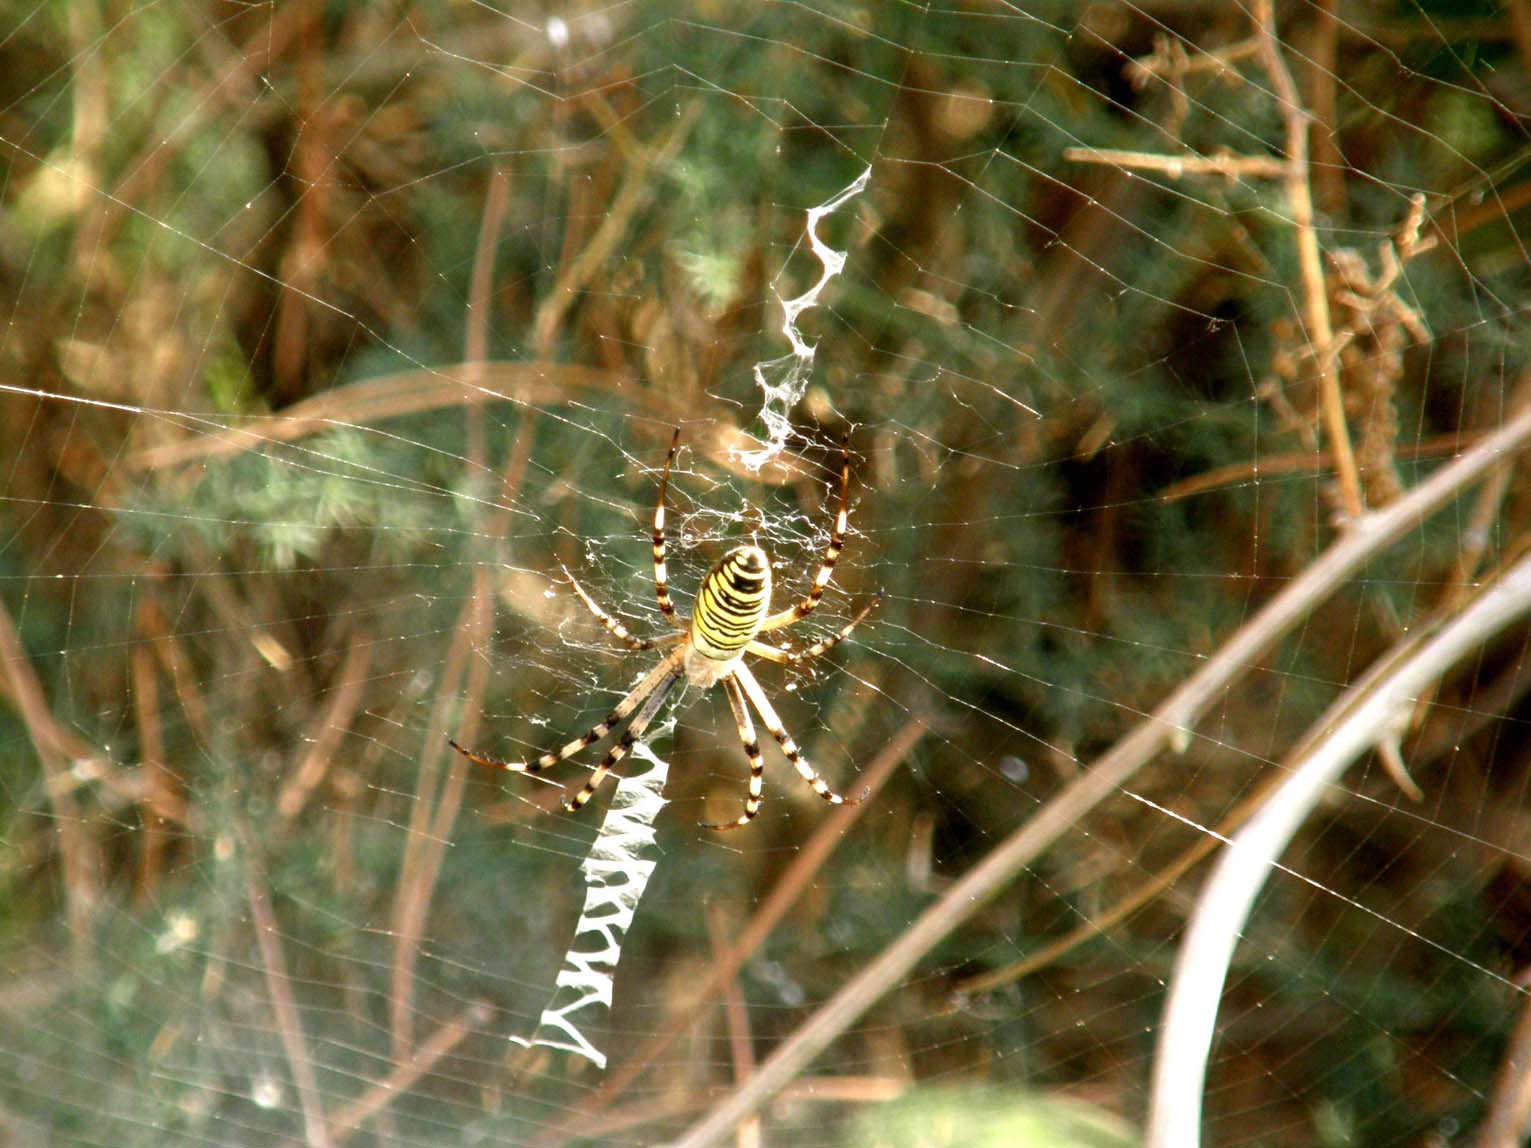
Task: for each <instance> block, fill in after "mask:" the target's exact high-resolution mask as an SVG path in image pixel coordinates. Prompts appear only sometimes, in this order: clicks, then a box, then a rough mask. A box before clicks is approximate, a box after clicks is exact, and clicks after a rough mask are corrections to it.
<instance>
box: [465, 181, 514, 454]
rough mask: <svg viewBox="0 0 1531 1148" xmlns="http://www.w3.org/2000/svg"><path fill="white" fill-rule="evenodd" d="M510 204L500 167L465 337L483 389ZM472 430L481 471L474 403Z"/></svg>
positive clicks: (471, 447)
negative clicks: (497, 271) (491, 307)
mask: <svg viewBox="0 0 1531 1148" xmlns="http://www.w3.org/2000/svg"><path fill="white" fill-rule="evenodd" d="M509 201H510V179H509V177H508V176H507V175H506V174H505V169H504V168H501V167H497V168H495V169H494V172H493V173H492V174H491V175H490V177H489V187H488V189H487V190H486V191H485V192H484V210H483V212H482V213H481V215H480V217H479V224H478V243H477V244H476V245H475V247H474V249H473V277H472V280H471V281H470V283H469V285H468V322H467V330H466V331H465V333H464V336H463V358H464V360H465V361H466V364H467V368H468V384H469V386H472V387H479V386H482V385H483V379H482V374H483V370H484V364H485V362H486V361H487V360H488V358H489V300H490V299H491V298H492V297H493V288H494V256H495V252H496V251H497V250H498V249H499V239H500V230H501V229H502V228H503V227H504V226H505V208H506V205H507V204H508V203H509ZM463 417H464V419H466V421H467V428H468V450H467V455H468V460H469V462H470V463H472V464H475V465H476V466H477V467H483V466H484V465H485V462H484V460H485V459H486V458H487V457H488V456H487V444H486V443H485V441H484V407H483V404H482V403H471V404H469V405H468V406H467V407H466V408H464V410H463Z"/></svg>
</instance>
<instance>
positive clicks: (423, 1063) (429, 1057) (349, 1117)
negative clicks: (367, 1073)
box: [331, 1000, 494, 1144]
mask: <svg viewBox="0 0 1531 1148" xmlns="http://www.w3.org/2000/svg"><path fill="white" fill-rule="evenodd" d="M493 1016H494V1009H493V1007H492V1006H491V1005H490V1004H489V1002H488V1001H484V1000H476V1001H471V1002H469V1004H468V1006H467V1007H466V1008H464V1009H463V1010H462V1012H460V1013H458V1014H457V1015H456V1016H455V1017H453V1018H452V1019H451V1020H449V1021H447V1022H446V1023H445V1024H443V1025H442V1026H441V1027H440V1028H438V1029H437V1030H436V1031H435V1032H433V1033H431V1035H430V1036H428V1037H426V1038H425V1039H424V1040H422V1041H421V1042H420V1047H419V1048H417V1049H415V1052H414V1055H413V1056H411V1057H410V1058H409V1059H408V1060H407V1061H405V1062H404V1063H402V1064H396V1065H394V1067H393V1071H392V1072H390V1073H389V1074H388V1075H387V1076H386V1077H384V1078H383V1079H382V1080H380V1081H378V1082H377V1083H376V1084H374V1085H373V1086H372V1087H371V1088H369V1089H368V1090H367V1091H366V1092H364V1093H363V1094H362V1095H361V1096H360V1097H358V1098H357V1099H356V1100H354V1101H352V1103H351V1104H350V1105H349V1106H347V1107H346V1108H343V1109H341V1111H340V1112H339V1113H338V1114H337V1115H336V1116H335V1119H334V1121H333V1123H332V1124H331V1131H332V1133H333V1138H334V1141H335V1143H336V1144H344V1143H345V1142H346V1141H347V1140H349V1139H350V1138H351V1134H352V1133H353V1132H355V1131H356V1129H357V1128H359V1127H360V1126H361V1124H362V1122H363V1121H365V1120H368V1119H370V1118H371V1117H373V1116H376V1115H377V1114H378V1113H379V1112H381V1111H383V1110H384V1109H385V1108H387V1107H388V1106H389V1105H390V1104H392V1103H393V1102H394V1101H395V1100H397V1099H399V1097H401V1096H403V1095H404V1094H405V1093H406V1092H408V1091H409V1089H411V1088H412V1087H414V1085H415V1083H416V1082H417V1081H419V1080H420V1079H421V1078H422V1077H424V1076H425V1075H426V1074H427V1073H428V1072H430V1071H431V1069H433V1068H435V1067H436V1064H437V1062H438V1061H440V1060H441V1058H442V1057H444V1056H446V1055H447V1054H448V1053H450V1052H451V1051H452V1050H453V1049H454V1048H456V1047H457V1046H458V1045H459V1044H461V1043H462V1041H463V1038H464V1037H467V1036H471V1035H472V1034H473V1033H474V1032H475V1031H477V1030H478V1029H481V1028H483V1027H484V1026H485V1025H486V1024H488V1023H489V1020H490V1018H491V1017H493Z"/></svg>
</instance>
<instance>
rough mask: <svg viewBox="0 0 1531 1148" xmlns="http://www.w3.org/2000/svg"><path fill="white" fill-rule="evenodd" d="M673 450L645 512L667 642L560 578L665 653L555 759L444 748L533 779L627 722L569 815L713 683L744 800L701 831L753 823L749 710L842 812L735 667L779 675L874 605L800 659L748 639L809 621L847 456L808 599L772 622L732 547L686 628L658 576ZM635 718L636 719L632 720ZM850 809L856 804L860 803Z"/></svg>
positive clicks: (842, 520)
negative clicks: (669, 707)
mask: <svg viewBox="0 0 1531 1148" xmlns="http://www.w3.org/2000/svg"><path fill="white" fill-rule="evenodd" d="M679 447H680V429H679V428H678V427H677V428H676V431H675V437H674V439H672V440H671V442H670V454H669V457H668V458H666V459H665V465H664V476H663V477H662V478H661V479H660V481H659V505H658V506H657V507H656V508H655V510H654V592H655V595H656V596H657V598H658V600H659V610H660V612H661V613H662V614H663V615H664V616H665V618H666V619H667V620H668V621H669V622H670V624H671V625H672V626H674V627H675V628H676V629H677V630H678V631H679V633H675V634H667V635H665V636H664V637H662V638H635V637H633V635H632V634H631V633H630V632H629V631H628V629H627V627H626V626H624V625H623V624H622V623H621V622H619V621H617V619H615V618H613V617H612V616H611V615H610V614H608V613H607V612H606V611H605V610H603V609H602V608H601V607H600V606H599V605H598V604H597V603H596V601H595V599H594V598H592V597H590V595H589V594H587V593H586V592H585V588H584V587H583V586H581V585H580V584H579V583H578V582H577V581H576V580H575V578H574V575H572V574H570V573H569V572H568V571H567V570H565V571H564V574H565V576H566V577H568V579H569V584H570V585H571V586H572V587H573V588H574V592H575V593H576V594H578V595H579V597H580V600H581V601H582V602H584V604H585V606H586V607H587V608H588V609H589V610H590V612H591V613H592V614H594V615H595V616H596V618H598V619H599V620H600V622H601V624H602V625H603V626H605V627H606V629H607V630H609V631H610V632H611V633H612V635H613V636H614V637H616V638H617V639H618V640H619V641H621V642H624V643H626V644H627V645H628V646H630V647H631V648H633V649H635V650H652V649H657V648H662V647H666V646H669V647H674V648H673V649H671V650H670V652H669V653H668V654H666V655H665V656H664V658H663V659H662V660H661V661H660V663H659V664H658V665H657V666H655V667H654V669H653V670H651V671H650V672H649V673H648V674H646V675H645V676H644V678H643V680H642V681H641V682H639V683H638V684H637V685H636V686H635V687H634V688H633V690H632V691H631V692H630V693H629V694H628V695H627V696H626V697H625V698H623V699H622V700H621V701H620V702H618V703H617V705H616V708H615V709H613V710H612V711H611V713H609V714H607V715H606V717H604V718H603V719H602V720H601V721H599V722H597V723H596V724H595V725H594V726H592V727H591V728H590V729H589V730H588V731H586V732H585V733H584V734H582V735H580V736H579V737H577V738H575V739H574V740H573V741H571V742H569V743H568V744H567V745H565V746H564V747H563V748H562V749H559V750H558V751H556V752H553V753H544V754H542V755H541V756H540V757H537V758H535V759H534V760H531V761H502V760H501V759H499V758H497V757H489V756H487V755H485V754H481V753H477V752H475V751H473V750H470V749H466V748H464V747H463V746H461V745H459V744H458V743H457V742H455V741H453V742H452V748H453V749H455V750H457V752H458V753H460V754H462V755H463V756H464V757H466V758H467V759H468V760H470V761H473V762H476V763H477V764H479V765H483V766H488V767H489V768H490V769H504V770H509V771H510V772H512V773H535V772H537V771H538V770H542V769H547V768H548V767H549V766H552V765H557V764H558V763H559V762H560V761H563V760H564V759H565V758H567V757H572V756H573V755H574V754H576V753H578V752H579V751H580V750H582V749H584V748H586V747H587V746H590V745H594V744H595V743H596V742H598V741H600V740H601V738H603V737H605V736H606V735H607V734H608V733H610V732H611V731H612V730H613V729H614V728H615V727H616V726H617V725H618V724H619V723H621V722H623V721H625V720H627V718H628V716H629V715H632V721H631V722H629V723H628V726H627V729H626V730H624V731H623V732H622V736H621V737H620V738H618V739H617V743H616V744H615V745H613V746H612V747H611V749H610V750H609V751H608V752H607V754H606V756H605V758H604V759H602V761H601V764H600V765H598V766H596V767H595V770H594V772H592V773H591V775H590V780H589V781H587V782H586V783H585V786H584V788H583V789H581V790H580V791H579V792H578V793H576V794H575V795H574V796H573V797H572V798H570V799H569V800H567V801H565V802H564V808H566V809H568V810H569V811H570V812H571V813H572V812H574V811H575V810H577V809H579V808H580V807H581V806H583V805H584V804H585V803H586V802H587V801H589V800H590V798H591V796H592V795H594V793H595V791H596V788H597V787H598V786H599V785H600V784H601V782H602V781H603V780H605V777H606V775H607V774H608V773H610V772H611V769H612V767H613V766H614V765H616V764H617V763H618V762H619V761H621V760H622V759H623V758H624V757H626V756H627V753H628V750H630V749H631V748H632V746H633V743H634V742H636V741H637V740H638V739H639V738H641V737H642V736H643V731H644V730H645V729H647V728H648V726H649V723H650V722H652V721H653V720H654V715H655V714H657V713H658V712H659V708H660V706H662V705H663V704H664V702H665V699H666V698H667V697H669V696H670V692H671V691H672V690H674V688H675V687H676V686H677V685H678V684H679V683H680V682H681V681H682V680H685V681H688V682H690V683H691V684H692V685H694V686H700V687H703V688H706V687H709V686H714V685H718V684H721V685H722V686H723V692H724V693H725V694H726V695H727V696H728V704H729V708H730V709H732V710H733V714H734V722H735V724H736V725H737V726H738V728H739V741H740V742H741V743H742V744H743V746H744V753H745V756H746V757H748V758H749V763H750V781H749V795H748V796H747V797H746V798H745V801H744V812H743V813H741V814H740V815H739V816H738V817H737V818H735V819H734V820H733V821H725V822H723V823H721V824H717V825H709V826H708V828H709V829H737V828H739V827H740V826H742V825H748V824H749V823H750V822H751V821H752V820H754V817H755V814H757V813H758V812H760V803H761V787H762V782H763V778H764V774H765V764H764V761H763V759H762V758H761V755H760V743H759V742H758V741H757V740H756V738H755V724H754V721H753V720H752V719H751V717H750V707H751V706H753V707H754V709H755V710H756V712H758V713H759V714H760V717H761V720H762V721H764V722H765V725H766V729H767V730H768V731H770V734H771V736H772V737H774V738H775V739H776V742H777V744H778V745H780V746H781V750H782V753H783V754H785V755H786V758H787V760H788V761H789V762H791V763H792V766H793V768H795V769H796V770H797V772H798V774H799V776H801V777H802V779H803V780H804V781H806V782H807V783H808V784H809V786H810V787H811V788H812V789H813V791H814V792H815V793H817V794H818V795H819V796H820V797H822V798H823V799H824V800H825V801H827V802H829V803H830V804H831V805H843V804H845V802H846V799H845V798H843V797H841V796H840V795H839V794H838V793H836V792H835V791H834V790H832V789H830V788H829V785H828V784H827V783H826V782H825V781H824V779H823V778H821V777H820V776H819V775H818V774H817V773H816V772H815V771H814V769H813V767H812V766H810V765H809V764H808V762H807V761H806V760H804V758H803V755H802V751H800V750H799V749H798V747H797V743H796V742H794V741H793V740H792V738H791V736H790V735H789V734H788V733H787V730H786V727H785V726H783V725H782V722H781V718H780V717H778V716H777V714H776V710H775V708H774V707H773V706H772V705H771V703H770V700H769V699H767V697H766V695H765V691H764V690H762V689H761V688H760V683H759V682H758V681H756V680H755V675H754V674H753V673H751V672H750V669H749V667H748V666H746V665H745V664H744V655H745V654H753V655H755V656H756V657H760V658H764V659H766V661H769V662H779V663H782V664H784V665H789V666H800V665H803V664H804V663H806V662H809V661H811V660H812V659H814V658H817V657H818V656H819V655H820V654H822V653H824V651H826V650H828V649H830V648H831V647H832V646H834V645H836V644H838V643H839V642H840V640H841V639H843V638H844V637H845V636H846V635H847V634H849V633H850V632H851V631H852V630H854V629H855V628H856V626H857V624H858V623H859V622H860V621H861V619H863V618H865V617H866V616H867V614H868V613H870V612H871V610H872V609H873V607H875V606H876V605H877V603H878V602H880V601H881V600H882V592H881V591H879V592H878V593H877V594H875V595H873V597H872V600H871V601H870V602H868V603H867V604H866V605H865V606H863V607H862V608H861V610H860V612H858V613H857V614H856V616H855V617H854V618H852V619H851V620H850V621H849V622H848V623H846V624H845V625H844V626H843V627H841V629H840V631H839V632H838V633H836V634H834V635H833V636H831V637H828V638H824V639H822V640H820V641H818V642H815V643H814V644H813V645H811V646H809V647H808V648H807V649H806V650H802V651H793V650H783V649H781V648H780V647H777V646H773V645H771V644H770V643H768V642H761V641H758V640H757V638H758V636H759V635H760V634H764V633H769V632H770V631H772V630H779V629H781V628H782V627H784V626H790V625H791V624H792V623H793V622H796V621H798V620H799V619H801V618H806V617H807V616H808V615H809V614H811V613H813V611H814V609H815V608H816V607H817V606H818V604H819V600H820V599H821V598H823V596H824V587H825V586H827V585H829V579H830V575H831V574H832V573H833V572H834V568H835V560H836V559H837V558H839V556H840V548H841V547H842V546H843V545H845V530H846V525H847V520H848V517H849V513H850V512H849V504H848V501H847V499H848V496H849V492H850V475H851V464H850V452H849V450H846V449H843V448H842V451H841V462H840V510H839V513H838V514H837V515H836V516H835V528H834V531H833V532H832V533H831V534H830V538H829V546H828V548H827V549H826V550H825V551H824V560H823V561H822V562H821V563H820V564H819V572H818V574H817V575H815V576H814V579H813V587H812V588H811V589H810V590H809V591H808V594H807V595H806V596H805V597H804V598H803V599H802V600H801V601H799V602H798V603H797V604H796V605H794V606H790V607H788V608H787V609H785V610H783V611H781V612H780V613H777V614H772V613H771V612H770V609H771V560H770V558H769V557H768V556H767V555H766V552H765V551H764V550H762V549H761V548H760V547H759V546H736V547H734V548H733V549H732V550H730V551H729V552H728V553H727V554H725V555H723V557H722V559H721V560H720V561H719V562H718V564H717V565H716V566H714V567H713V568H712V570H711V571H709V572H708V574H707V577H706V578H704V579H703V580H702V585H701V588H700V589H699V590H698V591H697V595H696V608H695V610H694V611H693V612H692V615H691V618H690V619H689V620H687V619H683V618H681V617H680V616H679V614H678V613H677V612H676V609H675V604H674V603H673V602H672V601H671V600H670V588H669V575H668V573H667V571H666V568H665V537H664V520H665V491H666V490H667V489H668V487H669V485H670V468H671V467H672V466H673V465H674V463H675V452H676V450H678V449H679ZM635 710H636V711H637V712H636V713H634V711H635ZM854 800H857V801H859V800H860V798H859V797H858V798H855V799H854Z"/></svg>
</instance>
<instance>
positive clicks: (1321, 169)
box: [1308, 0, 1345, 218]
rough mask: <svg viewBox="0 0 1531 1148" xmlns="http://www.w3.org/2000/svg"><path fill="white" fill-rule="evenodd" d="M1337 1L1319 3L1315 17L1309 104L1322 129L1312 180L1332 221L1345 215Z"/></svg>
mask: <svg viewBox="0 0 1531 1148" xmlns="http://www.w3.org/2000/svg"><path fill="white" fill-rule="evenodd" d="M1337 2H1338V0H1319V2H1318V7H1317V9H1316V10H1315V12H1314V16H1313V46H1312V48H1311V49H1310V51H1309V56H1310V57H1311V59H1312V64H1313V66H1312V68H1310V69H1309V72H1308V74H1309V75H1310V76H1311V77H1312V83H1311V85H1310V89H1309V99H1308V102H1309V104H1310V105H1311V106H1312V108H1313V119H1314V122H1316V123H1317V124H1318V126H1319V128H1320V129H1321V130H1320V131H1319V132H1318V134H1317V135H1316V136H1315V138H1314V140H1313V180H1314V183H1316V184H1317V186H1318V198H1319V202H1320V203H1321V204H1322V205H1323V208H1324V210H1325V211H1326V212H1328V213H1329V215H1330V216H1331V217H1334V218H1339V217H1341V216H1343V215H1344V212H1345V165H1344V162H1343V157H1342V156H1341V155H1340V149H1339V145H1338V144H1336V143H1335V138H1336V137H1337V136H1338V135H1339V131H1340V118H1339V102H1338V88H1339V85H1338V84H1336V83H1335V71H1334V70H1335V67H1336V66H1337V63H1338V60H1339V43H1340V22H1339V20H1338V19H1336V17H1335V7H1336V4H1337Z"/></svg>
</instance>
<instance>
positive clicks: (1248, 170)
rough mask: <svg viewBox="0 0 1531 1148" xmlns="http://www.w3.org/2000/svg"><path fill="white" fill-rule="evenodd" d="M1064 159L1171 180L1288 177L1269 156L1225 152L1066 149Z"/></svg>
mask: <svg viewBox="0 0 1531 1148" xmlns="http://www.w3.org/2000/svg"><path fill="white" fill-rule="evenodd" d="M1063 158H1064V159H1066V160H1069V161H1070V162H1072V163H1095V164H1106V165H1109V166H1110V167H1129V168H1136V169H1138V170H1140V171H1157V172H1162V173H1163V174H1165V175H1167V176H1169V177H1170V178H1171V179H1180V178H1181V177H1182V176H1187V175H1220V176H1224V177H1226V178H1228V179H1242V178H1243V177H1245V176H1253V177H1255V178H1257V179H1279V178H1281V177H1282V176H1284V175H1286V173H1287V164H1286V163H1285V162H1284V161H1283V160H1279V159H1276V158H1275V157H1273V156H1268V155H1238V154H1237V153H1235V152H1226V153H1220V154H1216V155H1164V154H1162V153H1160V152H1151V151H1126V150H1123V149H1121V148H1099V147H1066V148H1064V149H1063Z"/></svg>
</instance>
